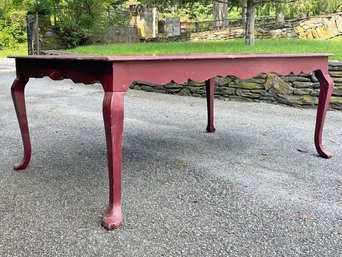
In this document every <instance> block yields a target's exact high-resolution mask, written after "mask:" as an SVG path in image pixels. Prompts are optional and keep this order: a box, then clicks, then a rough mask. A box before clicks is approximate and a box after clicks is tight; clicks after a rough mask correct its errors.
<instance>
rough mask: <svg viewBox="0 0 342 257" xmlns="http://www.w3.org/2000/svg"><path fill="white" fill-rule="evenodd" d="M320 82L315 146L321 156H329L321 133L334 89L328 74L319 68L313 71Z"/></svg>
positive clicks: (330, 155)
mask: <svg viewBox="0 0 342 257" xmlns="http://www.w3.org/2000/svg"><path fill="white" fill-rule="evenodd" d="M315 74H316V77H317V79H318V81H319V83H320V93H319V100H318V108H317V118H316V128H315V146H316V150H317V152H318V154H319V155H320V156H321V157H323V158H331V157H332V154H331V153H329V152H327V151H325V150H324V147H323V144H322V133H323V126H324V121H325V117H326V114H327V110H328V108H329V102H330V97H331V94H332V92H333V89H334V81H333V80H332V78H331V77H330V75H329V74H323V73H322V72H321V71H320V70H318V71H316V72H315Z"/></svg>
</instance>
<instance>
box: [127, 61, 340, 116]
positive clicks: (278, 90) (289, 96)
mask: <svg viewBox="0 0 342 257" xmlns="http://www.w3.org/2000/svg"><path fill="white" fill-rule="evenodd" d="M329 73H330V75H331V76H332V78H333V80H334V82H335V89H334V92H333V96H332V98H331V101H330V105H331V107H332V108H334V109H339V110H342V62H330V63H329ZM131 88H134V89H138V90H145V91H150V92H152V91H153V92H159V93H166V94H177V95H183V96H194V97H205V96H206V92H205V85H204V82H203V83H196V82H194V81H188V82H187V83H184V84H176V83H169V84H168V85H166V86H159V85H152V84H149V83H142V82H136V83H134V84H133V85H132V86H131ZM318 94H319V83H318V81H317V79H316V77H315V76H314V75H313V74H302V75H287V76H280V75H277V74H260V75H259V76H257V77H254V78H251V79H247V80H240V79H238V78H235V77H226V78H222V77H217V78H216V84H215V97H216V98H219V99H223V100H229V99H235V100H243V101H263V102H269V103H280V104H286V105H291V106H297V107H313V106H315V105H317V103H318Z"/></svg>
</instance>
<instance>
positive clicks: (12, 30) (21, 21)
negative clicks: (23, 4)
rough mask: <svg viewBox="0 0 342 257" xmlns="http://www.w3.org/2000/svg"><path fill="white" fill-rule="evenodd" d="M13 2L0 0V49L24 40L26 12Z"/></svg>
mask: <svg viewBox="0 0 342 257" xmlns="http://www.w3.org/2000/svg"><path fill="white" fill-rule="evenodd" d="M14 2H15V1H5V0H0V50H1V49H4V48H14V47H15V45H16V44H18V43H22V42H25V41H26V27H25V15H26V13H25V10H22V9H21V8H18V6H17V5H15V4H14Z"/></svg>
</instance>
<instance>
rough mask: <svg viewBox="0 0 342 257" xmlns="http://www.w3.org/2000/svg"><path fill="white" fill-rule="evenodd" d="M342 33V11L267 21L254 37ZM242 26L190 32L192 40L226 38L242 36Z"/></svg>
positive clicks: (289, 36) (310, 36)
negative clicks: (273, 21)
mask: <svg viewBox="0 0 342 257" xmlns="http://www.w3.org/2000/svg"><path fill="white" fill-rule="evenodd" d="M341 35H342V13H335V14H330V15H325V16H318V17H309V18H305V19H298V20H289V21H287V22H285V23H284V24H277V23H269V24H263V25H258V26H257V27H256V29H255V36H256V38H300V39H328V38H333V37H337V36H341ZM244 36H245V30H244V28H228V29H226V30H216V31H206V32H199V33H192V34H191V39H193V40H227V39H232V38H243V37H244Z"/></svg>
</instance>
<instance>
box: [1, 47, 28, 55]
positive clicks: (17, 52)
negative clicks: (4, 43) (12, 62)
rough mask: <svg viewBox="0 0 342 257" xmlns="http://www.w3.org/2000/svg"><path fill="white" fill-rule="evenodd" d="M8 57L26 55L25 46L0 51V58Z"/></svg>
mask: <svg viewBox="0 0 342 257" xmlns="http://www.w3.org/2000/svg"><path fill="white" fill-rule="evenodd" d="M9 55H27V44H20V45H17V47H16V48H13V49H12V48H7V49H4V50H0V58H6V57H7V56H9Z"/></svg>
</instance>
